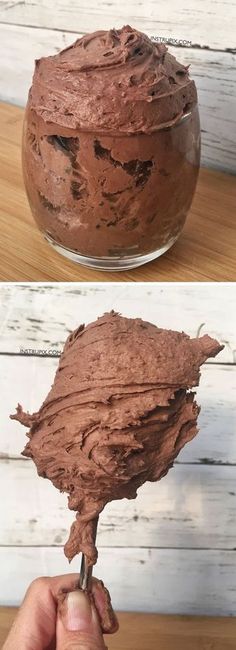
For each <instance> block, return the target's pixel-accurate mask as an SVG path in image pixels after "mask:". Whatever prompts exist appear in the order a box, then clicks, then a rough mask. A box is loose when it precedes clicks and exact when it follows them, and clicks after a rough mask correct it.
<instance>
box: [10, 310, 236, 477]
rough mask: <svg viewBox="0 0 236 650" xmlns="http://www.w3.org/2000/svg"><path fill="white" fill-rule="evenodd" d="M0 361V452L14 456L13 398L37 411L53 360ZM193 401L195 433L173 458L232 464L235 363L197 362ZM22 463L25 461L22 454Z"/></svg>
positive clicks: (18, 429)
mask: <svg viewBox="0 0 236 650" xmlns="http://www.w3.org/2000/svg"><path fill="white" fill-rule="evenodd" d="M134 313H135V312H134ZM136 313H137V311H136ZM0 364H1V372H0V395H1V402H2V407H1V413H2V419H3V422H4V429H3V433H2V434H1V440H0V456H2V457H6V456H7V457H10V458H11V457H12V456H13V457H17V458H19V454H20V452H21V451H22V448H23V447H24V444H25V442H26V438H25V432H26V431H27V429H26V428H25V427H22V425H20V424H19V423H18V422H16V421H15V420H10V419H9V414H10V413H14V412H15V407H16V406H17V402H18V401H19V402H20V403H21V404H22V405H23V406H24V408H25V409H26V410H28V411H29V412H34V411H37V410H38V408H39V406H40V405H41V403H42V401H43V399H45V397H46V395H47V393H48V391H49V389H50V386H51V384H52V381H53V377H54V373H55V369H56V367H57V364H58V359H52V358H42V357H30V356H22V357H16V356H8V355H6V356H5V355H4V356H3V355H1V356H0ZM197 400H198V402H199V404H201V407H202V409H201V413H200V416H199V423H200V433H199V434H198V436H197V437H196V438H195V440H193V441H192V442H191V445H190V444H189V445H186V447H185V449H184V450H183V451H182V452H181V454H180V456H179V457H178V458H179V461H180V460H181V461H182V462H190V463H193V462H194V463H201V462H206V461H208V462H210V463H235V464H236V435H235V434H236V409H235V404H236V366H235V365H220V364H219V365H218V364H206V365H205V366H203V368H202V378H201V383H200V386H199V388H198V389H197ZM24 462H26V463H27V462H30V461H28V460H27V459H26V460H25V461H24Z"/></svg>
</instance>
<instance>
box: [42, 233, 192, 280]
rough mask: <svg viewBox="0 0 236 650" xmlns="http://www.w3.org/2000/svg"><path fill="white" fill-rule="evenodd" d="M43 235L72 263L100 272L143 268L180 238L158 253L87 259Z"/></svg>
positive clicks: (174, 238) (171, 241)
mask: <svg viewBox="0 0 236 650" xmlns="http://www.w3.org/2000/svg"><path fill="white" fill-rule="evenodd" d="M43 234H44V237H45V239H46V240H47V241H48V242H49V244H51V246H53V248H55V250H56V251H57V252H58V253H60V254H61V255H64V257H67V259H69V260H71V261H72V262H77V263H78V264H82V266H88V267H90V268H92V269H98V270H99V271H125V270H128V269H135V268H136V267H137V266H142V264H147V263H148V262H151V261H152V260H155V259H156V258H157V257H160V256H161V255H163V254H164V253H166V251H168V250H169V248H171V246H173V244H174V243H175V242H176V241H177V239H178V237H179V235H177V236H176V237H173V238H172V239H170V240H169V242H168V244H166V245H165V246H163V247H162V248H159V249H158V250H156V251H153V252H152V253H147V254H146V255H129V256H128V255H127V256H125V255H124V256H123V257H122V256H119V257H86V256H85V255H81V254H80V253H78V252H77V251H73V250H71V249H70V248H66V247H65V246H62V244H58V242H56V241H55V240H54V239H53V238H52V237H51V236H50V235H48V234H47V233H43Z"/></svg>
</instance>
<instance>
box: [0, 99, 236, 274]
mask: <svg viewBox="0 0 236 650" xmlns="http://www.w3.org/2000/svg"><path fill="white" fill-rule="evenodd" d="M22 118H23V110H22V109H21V108H18V107H15V106H12V105H9V104H1V105H0V232H1V237H0V280H8V281H27V280H29V281H44V280H46V281H47V280H56V281H102V282H103V281H110V282H114V281H135V282H140V281H188V282H190V281H200V282H201V281H212V280H213V281H227V280H228V281H234V280H236V254H235V251H236V179H235V176H231V175H227V174H223V173H219V172H213V171H210V170H206V169H201V172H200V177H199V181H198V186H197V191H196V194H195V198H194V201H193V205H192V208H191V211H190V214H189V217H188V219H187V223H186V225H185V228H184V231H183V234H182V236H181V237H180V239H179V241H178V242H177V243H176V244H175V245H174V246H173V248H172V249H171V250H170V251H169V252H168V253H166V255H164V256H163V257H161V258H159V259H158V260H156V261H154V262H151V263H150V264H146V265H144V266H142V267H139V268H138V269H134V270H133V271H125V272H124V271H123V272H120V273H111V272H101V271H93V270H90V269H87V268H85V267H82V266H80V265H77V264H75V263H72V262H70V261H68V260H66V259H65V258H63V257H62V256H61V255H59V254H58V253H56V251H54V250H52V249H51V247H50V246H49V244H48V243H47V242H46V241H45V240H44V239H43V237H42V235H41V234H40V233H39V231H38V229H37V227H36V225H35V223H34V220H33V218H32V216H31V212H30V209H29V206H28V203H27V199H26V195H25V192H24V187H23V180H22V174H21V155H20V149H21V131H22Z"/></svg>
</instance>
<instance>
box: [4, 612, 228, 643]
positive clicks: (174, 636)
mask: <svg viewBox="0 0 236 650" xmlns="http://www.w3.org/2000/svg"><path fill="white" fill-rule="evenodd" d="M16 613H17V609H15V608H14V607H1V608H0V643H1V644H2V643H4V641H5V639H6V636H7V634H8V631H9V629H10V627H11V625H12V623H13V620H14V618H15V616H16ZM118 616H119V624H120V629H119V631H118V632H117V633H116V634H114V635H113V636H109V637H108V636H106V637H105V640H106V644H108V648H109V650H121V649H122V650H144V649H145V650H234V649H235V639H236V619H234V618H223V617H222V618H215V617H214V618H213V617H212V618H207V617H205V616H202V617H200V616H199V617H196V616H160V615H157V614H141V613H134V612H129V613H128V612H120V613H119V615H118Z"/></svg>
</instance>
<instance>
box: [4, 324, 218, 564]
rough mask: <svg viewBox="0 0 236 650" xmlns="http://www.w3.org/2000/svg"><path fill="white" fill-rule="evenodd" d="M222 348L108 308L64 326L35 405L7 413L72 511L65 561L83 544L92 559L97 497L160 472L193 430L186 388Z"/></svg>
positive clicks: (126, 490) (128, 490) (123, 492)
mask: <svg viewBox="0 0 236 650" xmlns="http://www.w3.org/2000/svg"><path fill="white" fill-rule="evenodd" d="M222 348H223V346H222V345H220V344H219V343H218V342H217V341H216V340H214V339H212V338H210V337H209V336H208V335H205V336H202V337H200V338H196V339H191V338H190V337H189V336H187V334H184V333H183V332H174V331H172V330H165V329H161V328H158V327H156V326H155V325H152V324H151V323H148V322H144V321H143V320H142V319H141V318H124V317H122V316H120V315H119V314H117V313H115V312H113V311H112V312H111V313H108V314H104V316H102V317H101V318H98V319H97V320H96V321H95V322H93V323H90V324H89V325H87V326H86V327H84V325H80V327H78V329H76V330H75V331H74V332H73V333H72V334H70V336H69V337H68V339H67V341H66V343H65V347H64V350H63V353H62V355H61V358H60V362H59V366H58V369H57V371H56V375H55V379H54V383H53V385H52V388H51V390H50V392H49V394H48V396H47V397H46V399H45V401H44V402H43V404H42V406H41V407H40V409H39V411H38V412H37V413H33V414H32V415H30V414H29V413H25V412H24V411H23V410H22V407H21V406H20V405H18V408H17V412H16V414H15V415H11V418H13V419H16V420H19V421H20V422H21V423H22V424H24V425H25V426H27V427H29V432H28V433H27V435H28V437H29V442H28V443H27V445H26V447H25V449H24V451H23V455H25V456H28V457H30V458H32V459H33V461H34V462H35V464H36V467H37V471H38V474H39V475H40V476H43V477H45V478H48V479H50V480H51V481H52V483H53V484H54V485H55V487H57V488H58V489H59V490H60V491H61V492H66V493H68V495H69V498H68V505H69V508H71V509H72V510H75V511H76V512H77V515H76V520H75V522H74V523H73V524H72V527H71V531H70V536H69V540H68V541H67V543H66V545H65V554H66V556H67V557H68V559H69V560H71V559H72V558H73V557H74V556H75V555H76V554H77V553H79V552H81V551H82V552H83V553H85V555H86V557H87V559H88V562H89V563H90V564H94V563H95V562H96V559H97V550H96V547H95V544H94V539H93V530H94V524H95V521H96V518H97V517H98V515H99V513H100V512H101V511H102V510H103V508H104V506H105V505H106V504H107V503H108V502H109V501H112V500H113V499H123V498H124V497H126V498H127V499H134V498H135V497H136V495H137V488H138V487H139V486H140V485H142V484H143V483H144V482H145V481H157V480H159V479H161V478H162V477H163V476H164V475H165V474H167V472H168V470H169V469H170V467H172V465H173V461H174V459H175V457H176V456H177V455H178V453H179V451H180V450H181V448H182V447H183V446H184V445H185V443H186V442H188V441H189V440H191V439H192V438H193V437H194V436H195V435H196V433H197V417H198V413H199V407H198V406H197V404H196V402H195V400H194V392H192V391H191V388H193V387H194V386H197V385H198V383H199V378H200V371H199V369H200V366H201V365H202V364H203V363H204V362H205V361H206V359H207V358H208V357H215V356H216V355H217V354H218V352H220V350H221V349H222ZM157 498H158V494H157Z"/></svg>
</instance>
